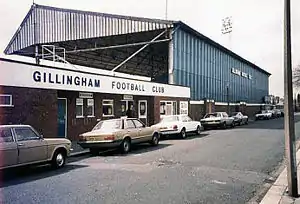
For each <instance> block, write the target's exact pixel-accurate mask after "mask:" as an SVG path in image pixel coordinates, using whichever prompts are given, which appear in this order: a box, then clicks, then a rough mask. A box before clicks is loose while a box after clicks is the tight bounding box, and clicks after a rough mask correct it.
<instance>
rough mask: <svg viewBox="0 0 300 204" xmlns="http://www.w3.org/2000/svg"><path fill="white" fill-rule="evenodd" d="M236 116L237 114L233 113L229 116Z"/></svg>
mask: <svg viewBox="0 0 300 204" xmlns="http://www.w3.org/2000/svg"><path fill="white" fill-rule="evenodd" d="M237 114H238V112H233V113H231V114H230V116H231V117H233V116H236V115H237Z"/></svg>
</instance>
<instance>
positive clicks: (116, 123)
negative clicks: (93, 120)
mask: <svg viewBox="0 0 300 204" xmlns="http://www.w3.org/2000/svg"><path fill="white" fill-rule="evenodd" d="M120 128H121V120H103V121H100V122H99V123H98V124H97V125H96V126H95V127H94V128H93V130H99V129H101V130H115V129H120Z"/></svg>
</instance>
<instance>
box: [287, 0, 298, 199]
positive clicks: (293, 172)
mask: <svg viewBox="0 0 300 204" xmlns="http://www.w3.org/2000/svg"><path fill="white" fill-rule="evenodd" d="M292 83H293V82H292V56H291V1H290V0H284V136H285V155H286V160H287V180H288V194H289V195H290V196H292V197H297V196H298V187H297V167H296V145H295V124H294V111H293V84H292Z"/></svg>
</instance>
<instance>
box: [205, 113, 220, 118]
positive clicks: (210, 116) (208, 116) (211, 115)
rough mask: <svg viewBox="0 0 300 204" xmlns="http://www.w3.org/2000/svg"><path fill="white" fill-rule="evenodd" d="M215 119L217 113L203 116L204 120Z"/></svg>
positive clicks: (217, 115)
mask: <svg viewBox="0 0 300 204" xmlns="http://www.w3.org/2000/svg"><path fill="white" fill-rule="evenodd" d="M215 117H219V114H218V113H210V114H207V115H205V116H204V118H215Z"/></svg>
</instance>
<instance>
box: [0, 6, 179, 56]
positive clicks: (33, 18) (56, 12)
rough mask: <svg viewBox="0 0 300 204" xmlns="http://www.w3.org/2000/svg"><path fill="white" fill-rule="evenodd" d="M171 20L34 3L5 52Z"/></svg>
mask: <svg viewBox="0 0 300 204" xmlns="http://www.w3.org/2000/svg"><path fill="white" fill-rule="evenodd" d="M173 23H174V22H173V21H167V20H158V19H149V18H139V17H132V16H122V15H113V14H106V13H97V12H88V11H79V10H71V9H63V8H56V7H50V6H42V5H37V4H33V5H32V7H31V9H30V10H29V12H28V13H27V15H26V17H25V18H24V20H23V22H22V23H21V25H20V27H19V28H18V30H17V31H16V33H15V34H14V36H13V38H12V39H11V41H10V42H9V44H8V46H7V47H6V49H5V51H4V53H5V54H14V53H15V52H17V51H20V50H22V49H23V48H26V47H29V46H31V45H35V44H48V43H55V42H61V41H68V40H80V39H89V38H97V37H104V36H112V35H121V34H128V33H135V32H143V31H152V30H157V29H164V28H169V27H173Z"/></svg>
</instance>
